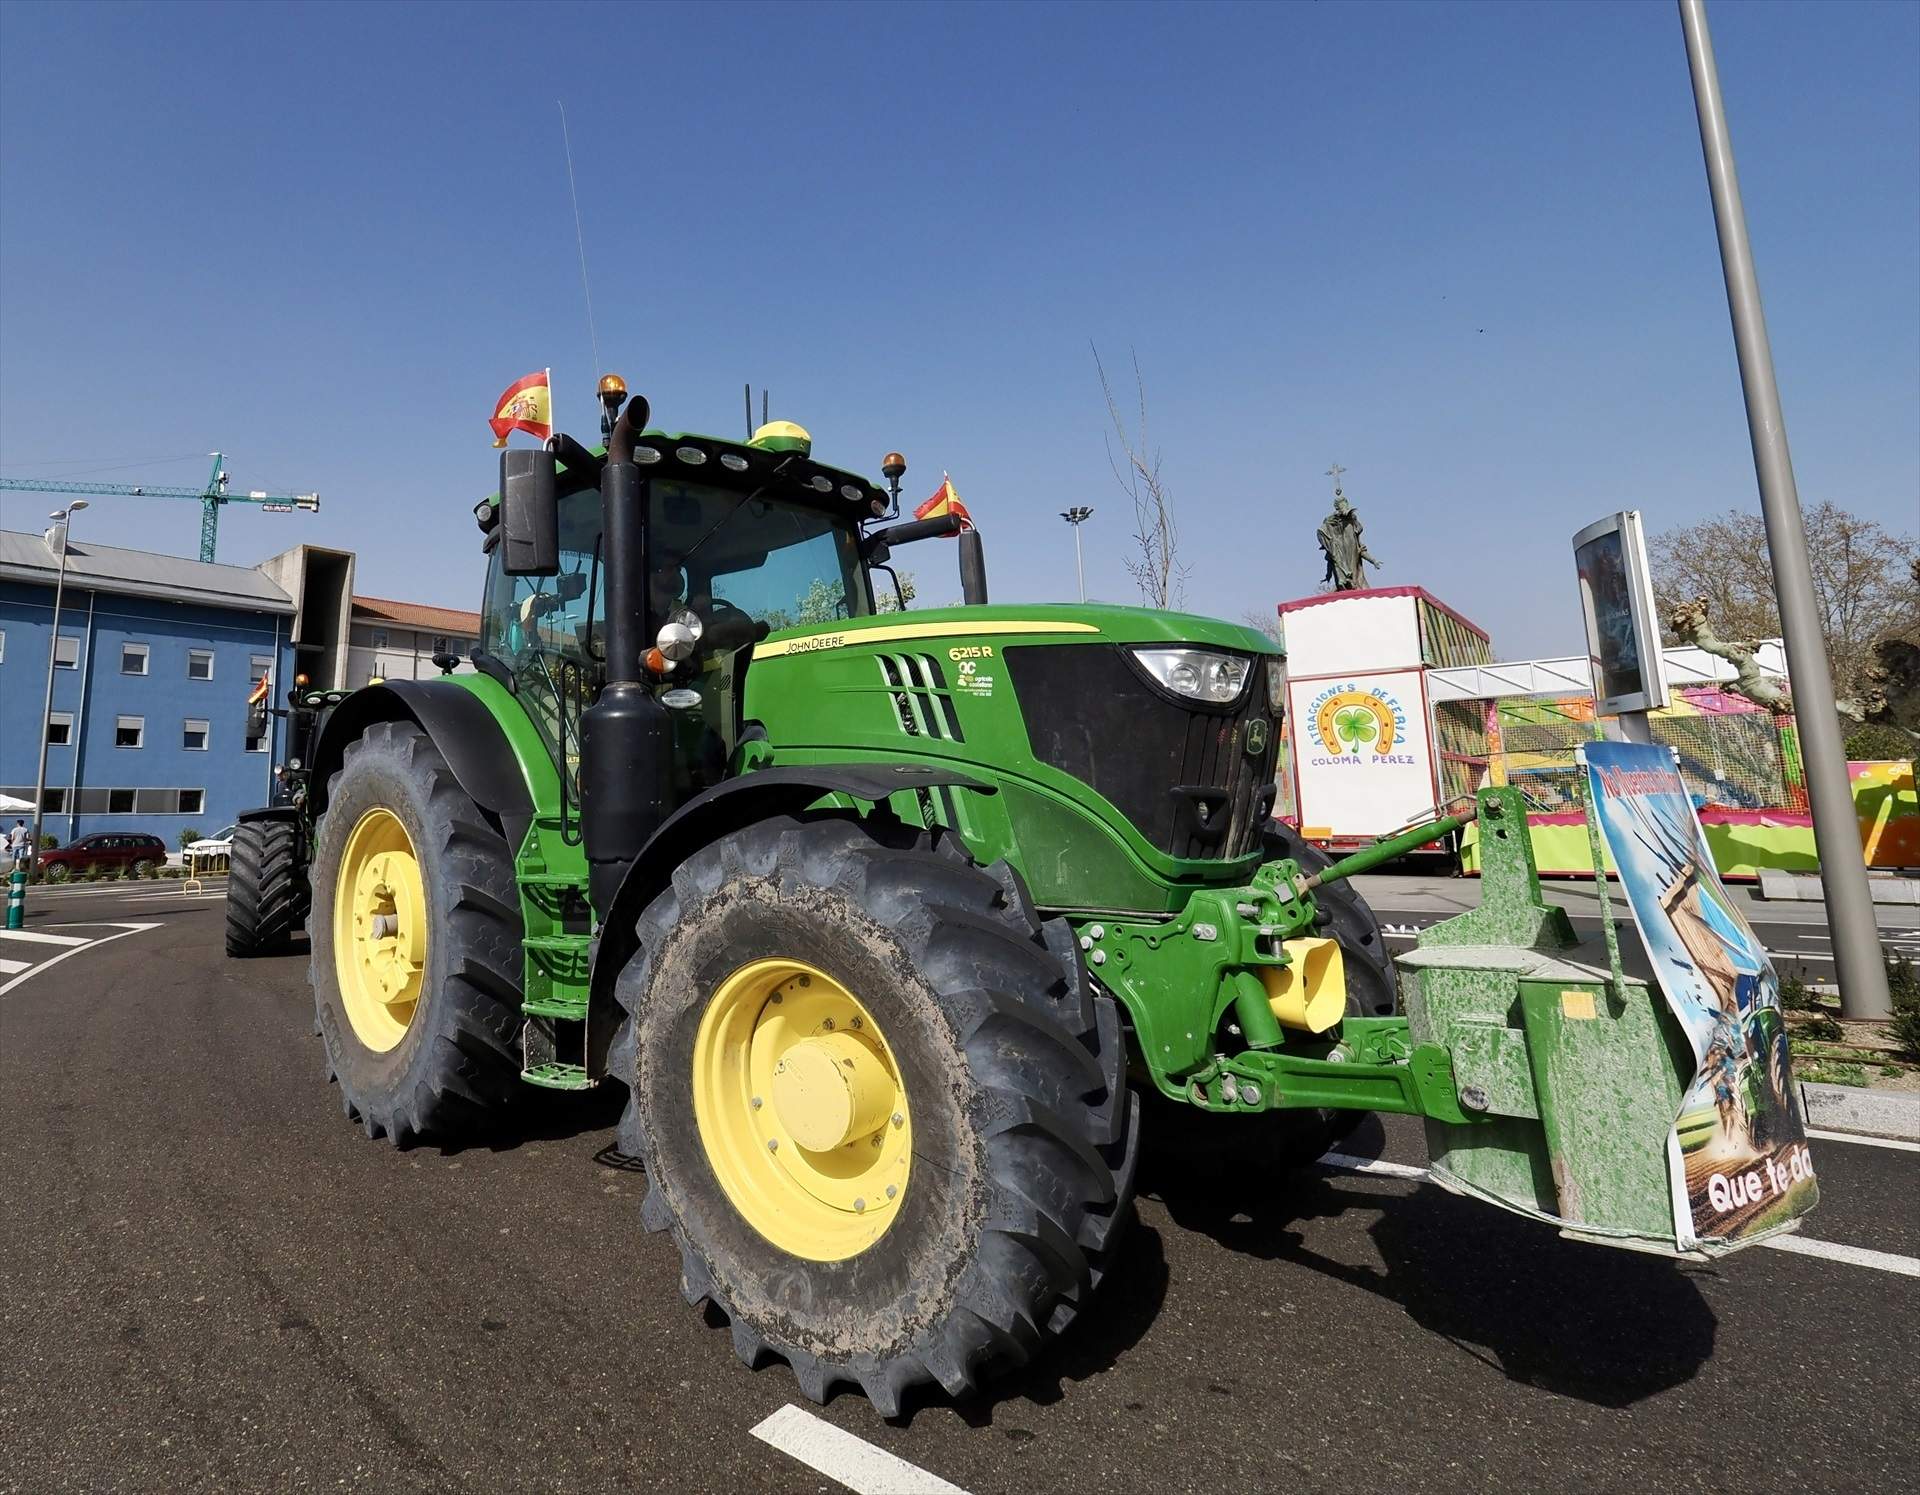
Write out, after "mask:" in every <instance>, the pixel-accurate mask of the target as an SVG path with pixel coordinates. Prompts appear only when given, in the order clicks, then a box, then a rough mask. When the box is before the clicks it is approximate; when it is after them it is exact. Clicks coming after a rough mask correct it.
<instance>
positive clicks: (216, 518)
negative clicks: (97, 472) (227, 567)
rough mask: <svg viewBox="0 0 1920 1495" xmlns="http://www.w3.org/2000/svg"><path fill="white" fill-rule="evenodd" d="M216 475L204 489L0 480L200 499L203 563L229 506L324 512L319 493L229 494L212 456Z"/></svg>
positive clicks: (35, 487) (21, 488) (40, 488)
mask: <svg viewBox="0 0 1920 1495" xmlns="http://www.w3.org/2000/svg"><path fill="white" fill-rule="evenodd" d="M212 456H213V472H212V473H211V474H210V475H209V476H208V478H207V486H206V487H204V488H155V487H152V486H151V485H148V484H143V483H62V482H55V481H53V480H51V479H47V478H0V489H11V490H13V491H14V492H16V493H99V494H106V495H109V496H112V495H117V496H119V497H121V498H197V499H199V500H200V559H201V560H203V561H210V560H212V559H213V551H214V542H215V541H216V540H217V539H218V538H219V535H220V510H221V508H222V506H224V505H226V504H258V505H260V511H261V512H262V513H263V514H291V513H293V511H294V510H296V509H304V510H306V511H307V512H308V513H315V512H317V511H318V510H319V508H320V495H319V494H317V493H261V492H259V491H258V490H255V491H253V492H250V493H229V492H228V491H227V459H226V457H225V456H224V455H223V454H222V453H220V452H214V453H212Z"/></svg>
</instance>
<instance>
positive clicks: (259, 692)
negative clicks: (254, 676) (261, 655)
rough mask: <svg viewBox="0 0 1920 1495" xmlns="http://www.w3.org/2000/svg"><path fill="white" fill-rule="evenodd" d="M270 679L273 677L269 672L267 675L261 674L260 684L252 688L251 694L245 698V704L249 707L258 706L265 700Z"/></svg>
mask: <svg viewBox="0 0 1920 1495" xmlns="http://www.w3.org/2000/svg"><path fill="white" fill-rule="evenodd" d="M272 679H273V676H272V674H271V672H269V673H267V674H263V675H262V676H261V677H260V683H259V684H258V685H256V686H254V688H253V694H252V695H250V696H248V697H247V704H248V705H249V706H258V705H259V704H260V703H261V702H262V701H264V700H266V698H267V685H268V682H269V681H270V680H272Z"/></svg>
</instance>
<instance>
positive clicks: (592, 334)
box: [555, 99, 606, 376]
mask: <svg viewBox="0 0 1920 1495" xmlns="http://www.w3.org/2000/svg"><path fill="white" fill-rule="evenodd" d="M555 102H556V103H558V104H559V105H560V141H561V143H562V144H563V145H564V146H566V148H567V194H568V196H570V197H571V198H572V199H573V240H574V243H576V244H577V245H579V247H580V289H581V290H582V291H584V292H586V296H587V337H588V338H589V339H590V340H591V341H592V343H593V368H594V373H595V374H596V376H597V375H599V374H603V373H605V372H606V370H605V368H604V367H602V365H601V363H600V330H599V328H598V327H596V326H595V325H594V321H593V287H592V286H591V285H590V284H588V282H587V236H586V234H585V232H584V231H583V230H582V229H581V227H580V189H579V188H578V187H576V186H575V185H574V181H573V137H572V136H571V135H569V134H568V133H567V105H566V101H565V100H564V99H557V100H555Z"/></svg>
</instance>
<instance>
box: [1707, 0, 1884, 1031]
mask: <svg viewBox="0 0 1920 1495" xmlns="http://www.w3.org/2000/svg"><path fill="white" fill-rule="evenodd" d="M1679 5H1680V29H1681V31H1682V32H1683V33H1684V34H1685V36H1686V42H1687V66H1688V68H1689V69H1690V70H1691V72H1692V74H1693V102H1694V109H1695V111H1696V112H1697V113H1698V114H1699V116H1700V149H1701V151H1702V153H1703V154H1704V155H1705V156H1706V162H1707V185H1708V187H1709V189H1710V190H1711V192H1712V195H1713V221H1714V224H1715V226H1716V227H1717V228H1718V230H1719V234H1720V266H1721V269H1722V271H1723V272H1724V274H1725V276H1726V282H1727V308H1728V310H1729V311H1730V312H1731V313H1732V315H1733V342H1734V347H1735V349H1736V350H1737V351H1738V353H1739V357H1740V384H1741V387H1742V389H1743V390H1744V391H1745V393H1746V400H1747V431H1748V434H1749V435H1750V436H1751V438H1752V440H1753V466H1754V471H1755V473H1756V474H1758V476H1759V480H1760V510H1761V513H1762V514H1763V515H1764V517H1765V519H1766V526H1767V550H1768V553H1769V554H1770V556H1771V557H1772V560H1773V585H1774V591H1775V593H1776V594H1777V595H1778V597H1779V601H1780V626H1781V632H1782V633H1783V634H1784V635H1785V639H1786V646H1787V672H1788V674H1789V676H1790V677H1791V679H1792V682H1793V703H1794V717H1795V720H1796V721H1797V723H1798V726H1799V733H1800V749H1801V759H1802V762H1803V764H1804V766H1805V768H1806V774H1807V797H1808V799H1809V800H1810V801H1811V803H1812V808H1813V838H1814V845H1815V847H1816V849H1817V852H1818V855H1819V860H1820V882H1821V886H1822V888H1823V889H1824V890H1825V893H1826V898H1827V922H1828V924H1829V925H1830V926H1831V928H1832V930H1833V955H1834V966H1835V974H1836V977H1837V979H1838V981H1839V985H1840V1015H1841V1016H1842V1017H1847V1018H1856V1019H1858V1018H1884V1017H1888V1016H1890V1015H1891V1014H1892V1007H1891V1005H1890V1003H1889V1002H1888V999H1887V970H1886V966H1885V964H1884V963H1883V960H1882V957H1881V953H1880V931H1879V930H1878V928H1876V927H1875V924H1874V917H1873V895H1872V892H1871V890H1870V889H1869V888H1868V886H1867V868H1866V862H1865V859H1864V858H1863V857H1862V855H1861V851H1860V825H1859V821H1858V820H1857V819H1856V818H1855V815H1854V808H1853V794H1852V791H1851V790H1850V789H1849V787H1848V783H1847V760H1846V751H1845V748H1844V747H1843V746H1842V744H1841V741H1840V717H1839V713H1838V712H1837V711H1836V710H1835V708H1834V702H1833V676H1832V674H1831V672H1830V671H1829V670H1828V668H1827V653H1826V642H1825V640H1824V639H1823V637H1822V636H1821V632H1820V617H1819V610H1818V608H1817V606H1816V603H1815V600H1814V592H1813V571H1812V568H1811V566H1810V565H1809V563H1808V560H1807V532H1806V527H1805V525H1804V524H1803V523H1802V521H1801V518H1800V494H1799V490H1798V489H1797V488H1796V487H1795V485H1794V481H1793V457H1792V454H1791V453H1790V452H1789V451H1788V450H1787V425H1786V418H1785V417H1784V416H1783V415H1782V414H1781V411H1780V389H1779V386H1778V385H1777V384H1775V382H1774V377H1773V350H1772V348H1771V347H1770V346H1769V344H1768V342H1767V318H1766V313H1765V311H1764V310H1763V309H1762V308H1761V305H1760V282H1759V280H1758V278H1757V277H1756V275H1755V274H1754V268H1753V246H1752V245H1751V244H1750V243H1748V241H1747V215H1746V210H1745V208H1743V207H1742V206H1741V203H1740V178H1739V175H1738V173H1737V172H1736V171H1735V170H1734V164H1733V141H1732V138H1731V137H1730V136H1729V135H1728V133H1727V114H1726V104H1725V101H1724V100H1723V99H1722V98H1721V96H1720V73H1719V70H1718V68H1716V67H1715V66H1714V61H1713V39H1712V38H1711V37H1710V36H1709V35H1708V34H1707V9H1706V5H1705V3H1704V0H1679Z"/></svg>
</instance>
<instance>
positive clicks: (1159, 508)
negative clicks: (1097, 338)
mask: <svg viewBox="0 0 1920 1495" xmlns="http://www.w3.org/2000/svg"><path fill="white" fill-rule="evenodd" d="M1088 346H1089V347H1092V348H1093V366H1094V368H1095V369H1096V370H1098V371H1099V374H1100V393H1101V394H1102V395H1103V396H1104V397H1105V398H1106V402H1107V418H1108V419H1109V420H1110V421H1111V422H1112V423H1113V434H1112V435H1111V436H1109V437H1107V438H1106V446H1107V465H1108V466H1109V467H1111V468H1112V469H1113V478H1114V481H1115V482H1116V483H1118V484H1119V485H1120V491H1121V492H1123V493H1125V494H1126V495H1127V497H1128V498H1129V499H1131V500H1132V502H1133V539H1134V544H1135V545H1137V546H1138V547H1139V553H1138V554H1137V555H1134V556H1130V557H1128V559H1127V574H1128V575H1129V576H1131V577H1132V578H1133V584H1134V585H1135V586H1136V587H1138V588H1139V589H1140V600H1141V601H1143V602H1145V603H1146V604H1147V606H1148V607H1177V606H1178V605H1179V604H1180V603H1181V602H1182V601H1183V600H1184V598H1185V595H1186V588H1187V567H1186V566H1184V565H1183V564H1181V561H1180V532H1179V530H1178V528H1177V527H1176V526H1175V524H1174V520H1173V500H1172V499H1171V498H1170V497H1169V496H1168V494H1167V488H1166V484H1165V482H1164V481H1163V480H1162V479H1161V476H1160V452H1159V450H1158V448H1156V447H1155V446H1154V445H1153V444H1152V443H1151V442H1150V441H1149V440H1148V437H1147V385H1146V381H1145V380H1144V379H1142V378H1141V377H1140V356H1139V354H1137V353H1134V352H1133V350H1132V349H1128V353H1129V355H1130V356H1131V357H1132V360H1133V387H1134V392H1135V395H1136V397H1137V401H1138V408H1139V415H1138V418H1137V421H1136V424H1135V425H1134V428H1133V429H1132V430H1131V431H1129V430H1128V429H1127V420H1126V417H1125V416H1124V415H1122V414H1121V413H1120V402H1119V401H1118V400H1116V399H1115V398H1114V397H1113V386H1112V384H1110V383H1109V382H1108V380H1107V370H1106V365H1105V364H1103V363H1101V361H1100V350H1099V348H1097V347H1094V345H1093V344H1092V343H1089V344H1088ZM1116 443H1118V445H1119V448H1120V451H1119V455H1118V456H1116V455H1115V454H1114V446H1115V444H1116ZM1123 459H1124V460H1123Z"/></svg>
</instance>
